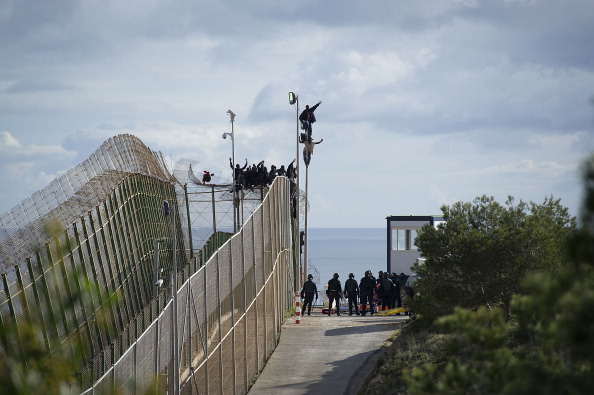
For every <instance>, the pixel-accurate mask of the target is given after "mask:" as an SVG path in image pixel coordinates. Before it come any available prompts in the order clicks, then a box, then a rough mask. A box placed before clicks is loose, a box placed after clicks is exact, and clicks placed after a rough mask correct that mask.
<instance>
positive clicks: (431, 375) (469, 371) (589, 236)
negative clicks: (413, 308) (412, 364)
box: [404, 156, 594, 394]
mask: <svg viewBox="0 0 594 395" xmlns="http://www.w3.org/2000/svg"><path fill="white" fill-rule="evenodd" d="M584 179H585V185H586V196H585V201H584V206H583V211H582V215H581V218H580V219H581V221H580V225H581V226H580V228H579V229H577V230H576V231H575V232H574V233H573V235H572V236H571V237H570V238H569V243H568V245H569V246H570V249H571V253H570V255H571V257H572V262H571V264H568V265H565V266H563V267H560V268H559V269H558V270H555V271H554V272H553V271H550V270H546V269H550V268H551V267H549V266H548V265H546V264H545V265H543V267H542V268H543V270H541V271H539V272H535V273H530V274H529V275H527V276H526V279H525V280H524V281H523V282H522V285H523V288H524V290H525V292H524V293H523V294H516V295H514V296H513V298H512V301H511V317H510V319H509V320H508V321H506V320H504V319H503V312H502V310H500V309H499V308H494V309H489V308H487V307H485V306H482V307H480V308H479V309H478V310H477V311H473V310H470V309H462V308H456V309H455V312H454V314H452V315H449V316H445V317H442V318H440V319H439V320H437V326H438V327H439V328H440V329H441V330H442V331H445V332H447V333H449V334H450V335H449V336H450V340H451V341H450V345H449V350H450V357H449V358H448V361H447V363H446V364H445V365H442V366H438V365H436V364H425V365H423V366H418V367H416V368H414V369H413V370H412V372H411V374H410V375H408V376H406V377H405V378H404V380H405V382H406V385H407V389H408V391H409V392H410V393H414V394H436V393H465V394H558V393H569V394H589V393H591V391H592V388H594V354H592V350H594V266H593V263H594V249H593V246H594V232H593V230H594V228H593V226H592V225H593V224H594V156H592V157H591V158H590V160H589V161H588V162H587V163H586V165H585V167H584ZM538 212H539V213H541V211H538ZM545 212H546V210H545ZM544 216H545V217H546V216H548V215H547V214H546V213H545V214H544Z"/></svg>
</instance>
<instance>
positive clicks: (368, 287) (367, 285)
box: [359, 270, 375, 315]
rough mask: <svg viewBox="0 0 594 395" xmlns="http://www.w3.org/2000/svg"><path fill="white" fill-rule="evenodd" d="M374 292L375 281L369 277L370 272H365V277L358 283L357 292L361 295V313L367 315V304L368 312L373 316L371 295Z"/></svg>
mask: <svg viewBox="0 0 594 395" xmlns="http://www.w3.org/2000/svg"><path fill="white" fill-rule="evenodd" d="M374 291H375V279H374V278H373V276H372V275H371V270H367V271H366V272H365V277H363V278H362V279H361V281H360V282H359V292H360V293H361V304H362V305H363V308H362V310H361V313H362V314H363V315H365V314H366V313H367V304H369V311H370V312H371V315H373V293H374Z"/></svg>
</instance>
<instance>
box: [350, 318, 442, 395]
mask: <svg viewBox="0 0 594 395" xmlns="http://www.w3.org/2000/svg"><path fill="white" fill-rule="evenodd" d="M448 339H449V335H444V334H440V333H435V332H431V331H428V330H427V329H426V327H425V326H424V325H421V324H420V323H419V322H416V320H414V319H411V320H410V321H408V322H407V323H406V324H404V326H403V328H402V329H401V330H400V331H398V332H396V333H395V334H394V335H393V336H392V338H391V339H390V340H391V344H389V345H388V346H387V347H386V349H385V350H384V352H383V353H382V355H381V356H380V357H379V358H378V361H377V364H376V366H375V368H374V369H373V372H372V373H371V375H370V376H369V377H368V378H367V379H366V381H365V383H364V384H363V386H362V387H361V390H360V391H359V392H358V394H360V395H375V394H382V395H384V394H407V393H408V392H407V389H406V385H405V383H404V380H403V378H404V377H406V376H407V375H409V374H410V373H411V371H412V369H413V368H415V367H417V366H422V365H424V364H426V363H431V364H434V365H435V366H445V362H446V359H447V343H448Z"/></svg>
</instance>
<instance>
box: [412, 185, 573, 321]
mask: <svg viewBox="0 0 594 395" xmlns="http://www.w3.org/2000/svg"><path fill="white" fill-rule="evenodd" d="M442 212H443V217H444V219H445V222H444V223H442V224H440V225H439V226H438V227H437V228H433V227H430V226H426V227H424V228H423V229H422V230H421V232H419V236H418V237H417V240H416V244H417V246H418V247H419V250H420V252H421V254H422V255H423V256H424V257H425V258H426V260H425V262H424V263H421V264H418V263H417V264H415V266H414V270H415V272H417V273H418V274H419V276H420V279H419V281H418V285H417V288H418V289H419V291H420V297H418V298H415V300H413V301H412V306H413V309H414V310H415V311H416V312H418V313H419V314H420V315H421V316H422V317H424V318H427V319H429V320H430V321H432V320H433V319H434V318H437V317H439V316H442V315H445V314H449V313H452V312H453V310H454V307H455V306H460V307H465V308H471V309H477V308H478V307H479V306H481V305H487V306H489V307H490V308H494V307H501V308H502V309H503V313H504V317H505V318H506V319H507V318H508V317H509V314H510V302H511V297H512V295H513V294H514V293H518V292H521V279H522V278H523V277H524V275H525V274H526V273H528V272H533V271H536V270H539V269H546V270H549V271H555V270H556V269H557V268H558V267H559V266H560V265H561V264H563V263H564V262H566V258H565V256H564V252H563V251H564V248H563V246H564V243H566V240H567V237H568V235H569V234H571V232H573V230H574V229H575V219H574V218H572V217H571V216H570V215H569V213H568V210H567V208H565V207H563V206H562V205H561V204H560V202H559V200H555V199H553V198H552V197H548V198H546V199H545V200H544V202H543V203H542V204H536V203H532V202H531V203H525V202H523V201H520V202H519V203H517V204H516V203H515V202H514V199H513V198H512V197H509V198H508V200H507V201H506V203H505V205H501V204H499V203H498V202H496V201H495V200H494V198H493V197H487V196H482V197H479V198H476V199H475V200H474V201H473V202H472V203H463V202H458V203H455V204H454V205H452V206H451V207H450V206H443V207H442Z"/></svg>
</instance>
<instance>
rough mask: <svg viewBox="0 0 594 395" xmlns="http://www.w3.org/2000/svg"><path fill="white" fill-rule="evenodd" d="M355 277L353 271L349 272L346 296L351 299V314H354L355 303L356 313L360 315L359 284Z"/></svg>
mask: <svg viewBox="0 0 594 395" xmlns="http://www.w3.org/2000/svg"><path fill="white" fill-rule="evenodd" d="M354 277H355V275H354V274H353V273H349V279H348V280H346V281H345V282H344V296H345V297H346V298H347V299H348V300H349V315H353V305H355V313H357V315H359V304H358V303H357V298H358V297H359V284H357V280H355V278H354Z"/></svg>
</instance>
